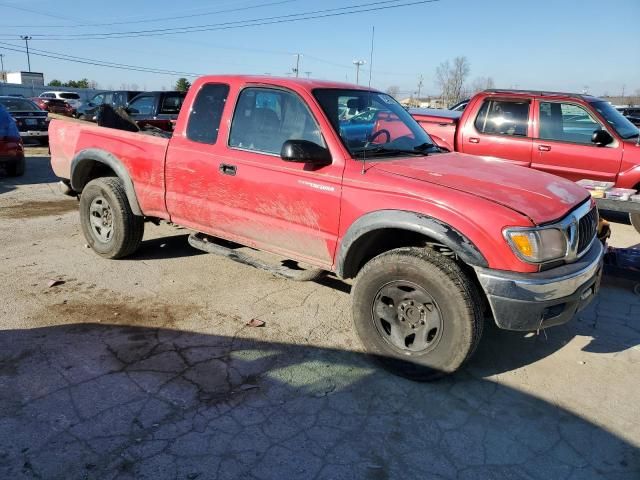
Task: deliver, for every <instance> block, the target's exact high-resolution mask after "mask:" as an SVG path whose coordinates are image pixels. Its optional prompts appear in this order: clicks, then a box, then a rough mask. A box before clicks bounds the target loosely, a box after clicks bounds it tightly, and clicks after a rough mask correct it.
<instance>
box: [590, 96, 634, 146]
mask: <svg viewBox="0 0 640 480" xmlns="http://www.w3.org/2000/svg"><path fill="white" fill-rule="evenodd" d="M591 105H592V106H593V108H595V109H596V111H597V112H598V113H599V114H600V115H602V116H603V117H604V119H605V120H606V121H607V123H608V124H609V125H611V127H612V128H613V129H614V130H615V131H616V132H617V133H618V135H620V136H621V137H622V138H624V139H629V138H634V137H637V136H638V127H636V126H635V125H634V124H633V123H631V122H630V121H629V120H628V119H627V118H625V117H624V116H622V114H621V113H620V112H619V111H618V110H616V109H615V108H613V106H612V105H611V104H610V103H608V102H602V101H601V102H593V103H592V104H591Z"/></svg>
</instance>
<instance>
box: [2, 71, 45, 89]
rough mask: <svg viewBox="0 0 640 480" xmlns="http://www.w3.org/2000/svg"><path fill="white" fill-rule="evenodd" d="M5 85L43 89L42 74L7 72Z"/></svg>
mask: <svg viewBox="0 0 640 480" xmlns="http://www.w3.org/2000/svg"><path fill="white" fill-rule="evenodd" d="M7 83H16V84H18V85H27V86H29V87H44V74H43V73H38V72H7Z"/></svg>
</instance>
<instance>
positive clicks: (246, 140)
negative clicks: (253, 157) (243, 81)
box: [229, 88, 326, 154]
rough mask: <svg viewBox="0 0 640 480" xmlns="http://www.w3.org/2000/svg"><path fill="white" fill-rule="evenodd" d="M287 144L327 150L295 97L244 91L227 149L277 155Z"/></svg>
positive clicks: (264, 90)
mask: <svg viewBox="0 0 640 480" xmlns="http://www.w3.org/2000/svg"><path fill="white" fill-rule="evenodd" d="M287 140H307V141H310V142H313V143H315V144H317V145H320V146H323V147H326V144H325V142H324V139H323V138H322V135H321V133H320V127H319V126H318V124H317V123H316V121H315V119H314V118H313V117H312V116H311V112H309V109H308V108H307V106H306V105H305V104H304V103H303V102H302V100H301V99H300V98H298V96H297V95H295V94H293V93H290V92H287V91H284V90H278V89H271V88H245V89H244V90H243V91H242V92H241V93H240V96H239V97H238V102H237V104H236V110H235V112H234V114H233V121H232V122H231V133H230V135H229V146H230V147H237V148H242V149H245V150H252V151H255V152H261V153H269V154H280V151H281V149H282V144H283V143H284V142H285V141H287Z"/></svg>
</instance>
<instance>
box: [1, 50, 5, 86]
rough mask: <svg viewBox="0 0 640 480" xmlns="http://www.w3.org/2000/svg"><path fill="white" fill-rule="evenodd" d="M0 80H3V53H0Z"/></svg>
mask: <svg viewBox="0 0 640 480" xmlns="http://www.w3.org/2000/svg"><path fill="white" fill-rule="evenodd" d="M0 80H3V81H4V80H5V76H4V53H0Z"/></svg>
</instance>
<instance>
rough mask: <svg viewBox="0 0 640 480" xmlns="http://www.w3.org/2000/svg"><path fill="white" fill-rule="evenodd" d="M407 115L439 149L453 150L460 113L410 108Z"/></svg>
mask: <svg viewBox="0 0 640 480" xmlns="http://www.w3.org/2000/svg"><path fill="white" fill-rule="evenodd" d="M409 113H410V114H411V115H412V116H413V118H415V119H416V121H417V122H418V123H419V124H420V125H421V126H422V128H424V129H425V131H427V132H428V133H429V136H430V137H431V138H432V139H433V141H434V142H436V145H438V146H439V147H441V148H445V149H447V150H449V151H450V152H453V151H454V150H455V138H456V130H457V127H458V121H459V120H460V117H461V116H462V112H454V111H451V110H438V109H435V108H412V109H410V110H409Z"/></svg>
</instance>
